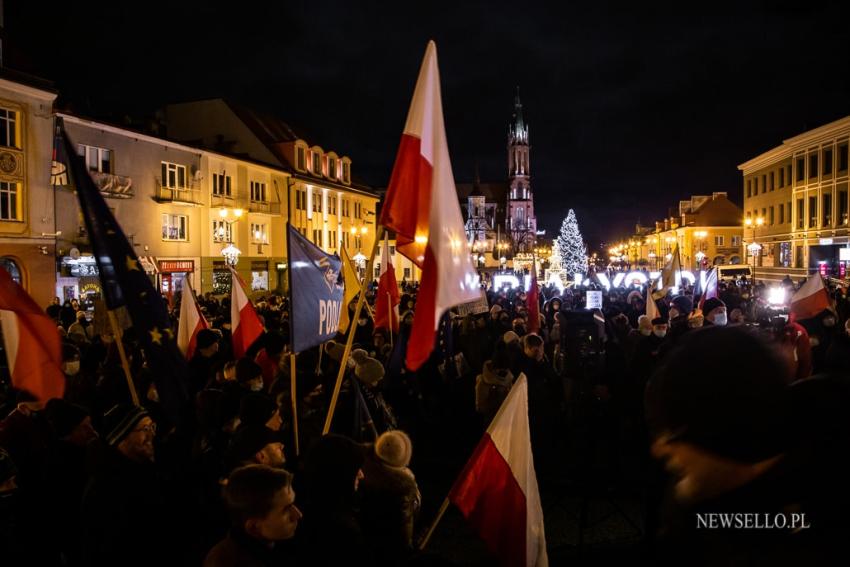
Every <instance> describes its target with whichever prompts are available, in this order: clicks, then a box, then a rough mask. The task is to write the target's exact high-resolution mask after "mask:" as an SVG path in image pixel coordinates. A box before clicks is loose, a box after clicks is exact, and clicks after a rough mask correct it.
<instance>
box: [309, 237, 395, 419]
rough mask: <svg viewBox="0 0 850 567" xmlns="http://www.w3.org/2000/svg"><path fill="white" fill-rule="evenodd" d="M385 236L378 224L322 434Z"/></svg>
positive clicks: (331, 412) (333, 403)
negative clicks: (376, 258)
mask: <svg viewBox="0 0 850 567" xmlns="http://www.w3.org/2000/svg"><path fill="white" fill-rule="evenodd" d="M383 237H384V226H383V225H380V224H379V225H378V227H377V229H376V234H375V244H374V245H373V246H372V254H371V255H370V256H369V263H368V264H366V277H364V278H363V281H362V282H361V283H360V295H359V296H358V297H357V307H355V308H354V315H353V316H352V318H351V322H350V323H349V324H348V339H346V341H345V350H344V351H343V353H342V359H341V360H340V361H339V372H337V375H336V384H335V385H334V391H333V395H332V396H331V405H330V407H329V408H328V415H327V416H326V417H325V426H324V427H323V428H322V435H327V434H328V431H330V429H331V422H332V421H333V418H334V411H335V410H336V402H337V400H338V399H339V390H340V388H341V387H342V378H343V376H345V368H346V364H347V363H348V356H349V355H350V354H351V345H353V344H354V331H355V330H356V328H357V324H356V321H357V320H358V319H360V312H361V311H362V310H363V304H364V303H365V302H366V286H367V285H368V282H369V275H370V274H372V273H373V270H374V269H375V254H376V253H377V251H378V246H380V243H381V239H382V238H383Z"/></svg>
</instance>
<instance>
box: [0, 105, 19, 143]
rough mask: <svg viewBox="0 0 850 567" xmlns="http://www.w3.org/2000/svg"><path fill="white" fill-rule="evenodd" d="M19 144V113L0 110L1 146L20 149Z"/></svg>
mask: <svg viewBox="0 0 850 567" xmlns="http://www.w3.org/2000/svg"><path fill="white" fill-rule="evenodd" d="M18 144H19V141H18V113H17V112H16V111H14V110H9V109H8V108H0V146H6V147H7V148H20V146H19V145H18Z"/></svg>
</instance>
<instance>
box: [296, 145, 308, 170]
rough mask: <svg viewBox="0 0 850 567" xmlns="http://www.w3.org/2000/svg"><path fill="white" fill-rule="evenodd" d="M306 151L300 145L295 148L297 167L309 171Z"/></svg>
mask: <svg viewBox="0 0 850 567" xmlns="http://www.w3.org/2000/svg"><path fill="white" fill-rule="evenodd" d="M305 153H306V152H305V151H304V148H302V147H300V146H299V147H297V148H295V168H296V169H297V170H299V171H307V158H306V156H305Z"/></svg>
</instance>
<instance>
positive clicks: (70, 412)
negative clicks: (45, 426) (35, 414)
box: [44, 398, 89, 439]
mask: <svg viewBox="0 0 850 567" xmlns="http://www.w3.org/2000/svg"><path fill="white" fill-rule="evenodd" d="M44 414H45V416H46V417H47V422H48V423H49V424H50V426H51V427H52V428H53V432H54V433H55V434H56V437H58V438H59V439H62V438H63V437H66V436H68V435H70V434H71V432H72V431H74V429H76V427H77V426H78V425H79V424H81V423H82V422H83V420H84V419H85V418H87V417H88V416H89V412H88V410H86V409H85V408H84V407H82V406H78V405H77V404H72V403H71V402H69V401H67V400H63V399H62V398H53V399H51V400H50V401H48V402H47V406H45V408H44Z"/></svg>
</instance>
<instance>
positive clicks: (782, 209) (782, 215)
mask: <svg viewBox="0 0 850 567" xmlns="http://www.w3.org/2000/svg"><path fill="white" fill-rule="evenodd" d="M784 223H785V205H784V204H782V203H779V224H784Z"/></svg>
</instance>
